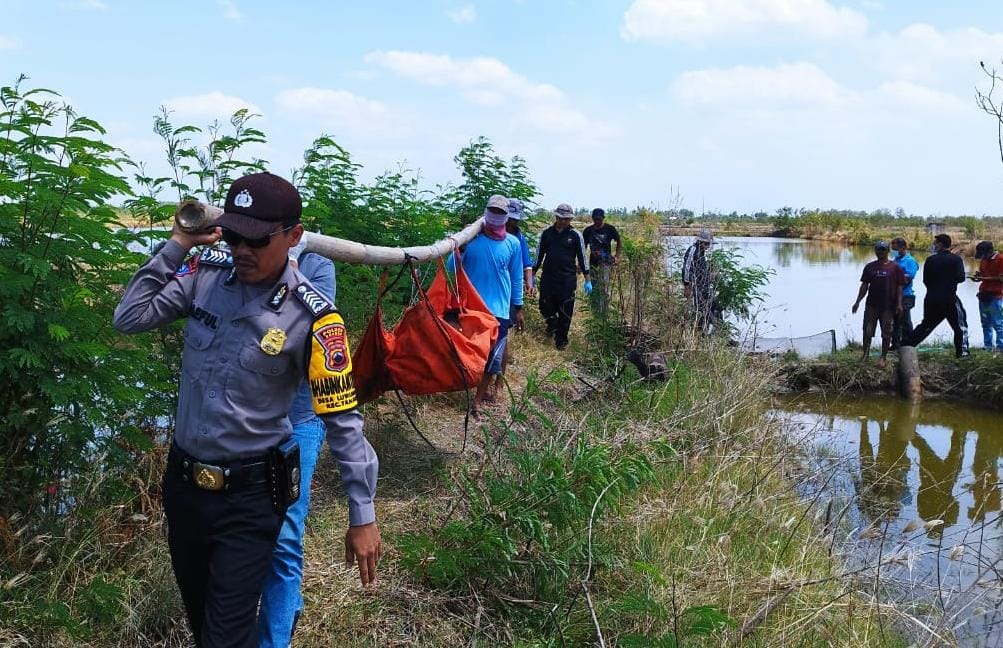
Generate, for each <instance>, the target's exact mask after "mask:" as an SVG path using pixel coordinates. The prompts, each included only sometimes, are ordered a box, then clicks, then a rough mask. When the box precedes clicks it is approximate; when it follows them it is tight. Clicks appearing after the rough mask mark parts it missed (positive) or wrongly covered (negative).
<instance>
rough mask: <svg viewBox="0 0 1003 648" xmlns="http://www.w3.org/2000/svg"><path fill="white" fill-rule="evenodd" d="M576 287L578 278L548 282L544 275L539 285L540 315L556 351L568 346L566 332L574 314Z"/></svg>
mask: <svg viewBox="0 0 1003 648" xmlns="http://www.w3.org/2000/svg"><path fill="white" fill-rule="evenodd" d="M577 287H578V277H572V278H571V280H570V281H568V280H560V281H554V282H548V281H547V280H546V275H544V280H543V282H541V284H540V314H541V315H543V319H544V320H546V322H547V335H553V336H554V344H555V345H556V346H557V348H558V349H563V348H564V347H566V346H567V345H568V330H569V329H570V328H571V318H572V317H573V316H574V314H575V288H577Z"/></svg>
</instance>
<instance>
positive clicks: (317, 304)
mask: <svg viewBox="0 0 1003 648" xmlns="http://www.w3.org/2000/svg"><path fill="white" fill-rule="evenodd" d="M296 296H297V297H298V298H299V300H300V302H302V304H303V305H304V306H306V309H307V310H308V311H310V312H311V313H312V314H313V316H314V317H315V318H317V317H320V316H321V315H324V314H325V313H333V312H335V310H336V309H335V307H334V304H332V303H331V300H330V299H328V298H327V297H325V296H324V295H322V294H321V293H320V292H319V291H318V290H317V289H316V288H314V287H313V286H311V285H310V284H307V283H302V284H300V285H299V286H297V287H296Z"/></svg>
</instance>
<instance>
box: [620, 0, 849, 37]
mask: <svg viewBox="0 0 1003 648" xmlns="http://www.w3.org/2000/svg"><path fill="white" fill-rule="evenodd" d="M776 28H786V29H789V30H791V31H794V32H797V33H802V34H804V35H807V36H812V37H820V38H835V37H844V36H859V35H862V34H864V33H865V32H866V31H867V18H866V17H865V16H864V15H863V14H862V13H860V12H858V11H855V10H853V9H849V8H847V7H836V6H834V5H833V4H831V3H830V2H828V1H827V0H634V3H633V4H631V5H630V7H629V8H628V9H627V11H626V13H624V16H623V24H622V26H621V28H620V35H621V36H622V37H623V38H624V39H625V40H628V41H686V42H695V41H701V40H705V39H710V38H723V37H728V36H733V35H738V34H751V33H756V32H759V31H766V30H773V29H776Z"/></svg>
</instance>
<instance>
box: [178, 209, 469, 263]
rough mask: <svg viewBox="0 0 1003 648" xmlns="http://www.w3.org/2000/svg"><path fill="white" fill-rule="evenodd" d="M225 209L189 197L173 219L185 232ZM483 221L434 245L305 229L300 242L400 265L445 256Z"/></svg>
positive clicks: (331, 254)
mask: <svg viewBox="0 0 1003 648" xmlns="http://www.w3.org/2000/svg"><path fill="white" fill-rule="evenodd" d="M222 213H223V210H222V209H220V208H219V207H213V206H211V205H206V204H205V203H201V202H198V201H197V200H186V201H185V202H183V203H181V205H180V206H179V207H178V211H177V212H175V214H174V220H175V222H177V224H178V226H179V227H180V228H181V229H183V230H185V231H186V232H198V231H200V230H204V229H205V228H207V227H212V222H213V221H215V220H216V219H217V218H219V216H220V215H221V214H222ZM483 222H484V219H483V218H478V219H477V220H475V221H474V222H473V223H471V224H470V225H467V226H466V227H464V228H463V229H462V230H460V231H459V232H457V233H456V234H449V235H447V236H446V237H445V238H443V239H441V240H438V241H436V242H435V243H432V244H431V245H416V246H413V247H404V248H395V247H384V246H381V245H366V244H365V243H358V242H356V241H349V240H348V239H342V238H337V237H335V236H326V235H324V234H318V233H316V232H304V233H303V238H304V240H303V241H300V245H302V246H303V250H304V251H306V252H315V253H317V254H319V255H321V256H325V257H327V258H328V259H331V260H332V261H341V262H342V263H363V264H366V265H400V264H402V263H404V262H405V261H407V260H408V259H410V260H412V261H415V262H417V263H423V262H425V261H431V260H432V259H438V258H439V257H443V256H446V255H447V254H449V253H450V252H452V251H453V248H454V247H459V246H461V245H466V244H467V243H469V242H470V241H472V240H473V238H474V237H475V236H477V235H478V234H480V232H481V225H482V224H483ZM304 241H305V242H304Z"/></svg>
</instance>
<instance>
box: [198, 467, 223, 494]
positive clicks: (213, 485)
mask: <svg viewBox="0 0 1003 648" xmlns="http://www.w3.org/2000/svg"><path fill="white" fill-rule="evenodd" d="M192 478H193V479H194V480H195V485H196V486H198V487H199V488H201V489H203V490H208V491H220V490H223V486H224V485H225V483H226V473H225V472H224V471H223V469H222V468H220V467H219V466H213V465H212V464H204V463H202V462H201V461H196V462H194V463H193V464H192Z"/></svg>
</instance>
